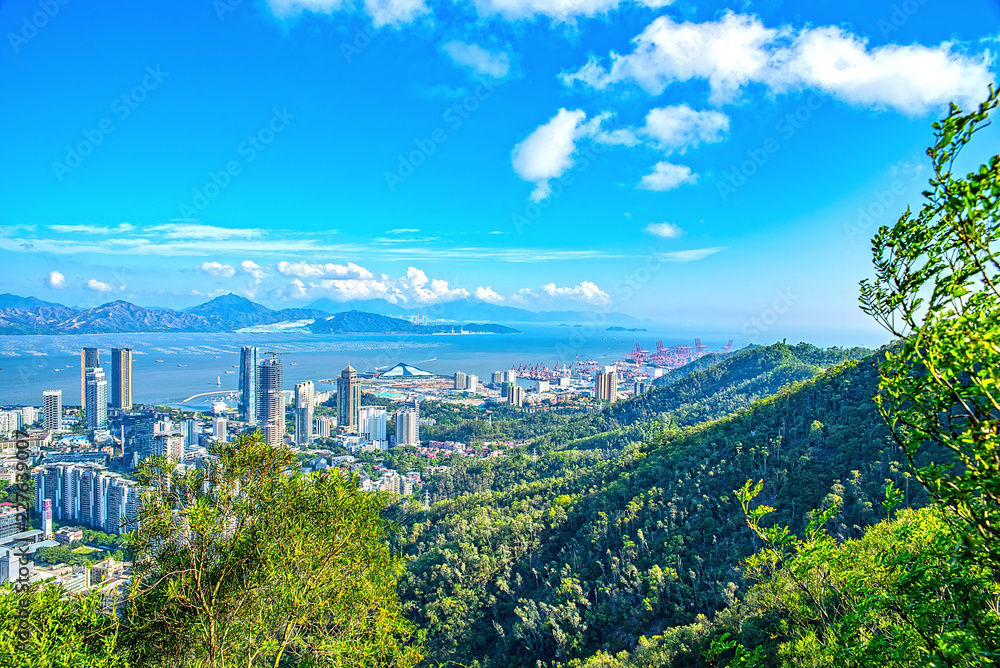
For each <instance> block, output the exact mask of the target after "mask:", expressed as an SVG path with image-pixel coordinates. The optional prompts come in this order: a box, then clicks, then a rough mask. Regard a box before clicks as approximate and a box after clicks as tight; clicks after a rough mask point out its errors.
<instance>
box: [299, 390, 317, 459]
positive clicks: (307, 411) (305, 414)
mask: <svg viewBox="0 0 1000 668" xmlns="http://www.w3.org/2000/svg"><path fill="white" fill-rule="evenodd" d="M314 394H315V388H314V386H313V382H312V381H311V380H307V381H304V382H302V383H296V384H295V445H298V446H299V447H306V446H308V445H309V441H311V440H312V426H313V396H314Z"/></svg>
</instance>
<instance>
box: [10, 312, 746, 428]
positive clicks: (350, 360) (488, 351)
mask: <svg viewBox="0 0 1000 668" xmlns="http://www.w3.org/2000/svg"><path fill="white" fill-rule="evenodd" d="M513 326H514V327H515V328H516V329H518V330H519V331H520V333H519V334H432V335H411V336H403V335H373V334H313V333H309V332H301V331H297V332H255V333H240V332H227V333H207V334H203V333H148V334H142V333H139V334H92V335H53V336H9V335H8V336H0V406H3V407H6V406H23V405H27V406H40V405H41V403H42V392H43V391H45V390H62V393H63V405H66V406H72V405H79V404H80V349H81V348H83V347H97V348H99V349H100V359H101V364H102V366H103V367H104V368H105V372H106V373H107V375H108V377H109V378H110V375H111V354H110V350H111V348H124V347H129V348H132V351H133V352H132V394H133V401H134V402H136V403H144V404H157V405H177V406H181V405H182V406H184V407H187V408H188V409H189V410H203V409H205V408H207V407H208V406H209V405H210V403H211V401H212V399H217V398H219V397H221V396H223V395H225V394H226V393H228V392H232V391H235V390H236V388H237V385H238V383H239V373H238V372H239V369H238V365H239V360H240V347H241V346H246V345H253V346H257V348H258V350H259V352H260V353H261V354H263V353H269V352H274V353H276V354H280V356H281V359H282V360H283V367H284V383H283V384H284V386H285V389H292V388H293V387H294V385H295V383H298V382H301V381H304V380H312V381H314V382H316V383H317V388H316V389H317V391H321V392H322V391H328V390H330V389H332V385H329V384H325V383H323V382H322V381H325V380H334V379H336V377H337V376H338V375H339V374H340V371H341V370H342V369H343V368H344V367H345V366H346V365H347V364H351V365H352V366H353V367H354V368H356V369H357V370H358V371H359V372H368V371H374V370H384V369H387V368H389V367H391V366H393V365H395V364H396V363H398V362H405V363H407V364H412V365H414V366H417V367H419V368H421V369H425V370H427V371H430V372H432V373H435V374H440V375H451V374H454V373H455V372H456V371H463V372H465V373H468V374H475V375H478V376H479V377H480V378H483V379H486V380H487V381H488V380H489V378H490V375H491V374H492V372H494V371H500V370H504V369H510V368H516V367H517V366H519V365H535V364H545V365H547V366H548V367H549V368H553V367H554V366H555V364H556V363H557V362H558V363H559V364H560V366H564V365H566V364H568V363H571V362H573V361H575V360H576V356H577V355H579V357H580V359H581V360H588V359H593V360H596V361H597V362H598V363H599V364H612V363H613V362H614V361H615V360H618V359H624V358H625V356H626V355H628V354H629V352H630V351H632V350H634V349H635V346H636V344H637V343H638V344H640V345H641V346H642V347H643V348H645V349H647V350H655V349H656V342H657V341H659V340H662V341H663V343H664V345H666V346H668V347H669V346H672V345H674V344H679V343H684V344H687V345H693V344H694V338H693V337H692V336H687V335H683V336H682V335H679V334H678V333H677V332H673V333H671V332H670V331H666V330H668V329H669V327H668V326H666V325H664V326H663V330H664V331H656V330H654V329H647V331H636V332H633V331H628V332H618V331H607V325H603V324H601V325H599V324H585V325H574V326H559V325H537V324H530V325H529V324H524V325H520V324H518V325H513ZM706 336H707V338H706ZM706 336H702V337H701V339H702V343H703V344H704V345H707V346H708V348H709V350H710V351H716V350H720V349H721V348H722V347H723V346H724V345H725V344H726V343H727V340H726V339H725V338H723V336H724V335H720V334H716V335H713V334H712V333H711V332H709V333H707V335H706ZM740 345H742V344H741V342H739V341H737V342H736V346H735V347H734V349H735V348H738V347H739V346H740ZM195 395H200V396H195ZM192 397H194V398H192ZM228 403H230V404H231V405H232V403H233V402H232V400H229V401H228Z"/></svg>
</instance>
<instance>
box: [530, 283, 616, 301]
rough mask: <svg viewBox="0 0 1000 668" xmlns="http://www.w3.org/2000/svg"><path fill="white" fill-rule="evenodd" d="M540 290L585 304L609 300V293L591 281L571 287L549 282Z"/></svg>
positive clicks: (552, 295) (551, 295)
mask: <svg viewBox="0 0 1000 668" xmlns="http://www.w3.org/2000/svg"><path fill="white" fill-rule="evenodd" d="M541 291H542V292H543V293H544V294H546V295H548V296H550V297H558V298H561V299H570V300H573V301H580V302H584V303H587V304H595V305H600V304H607V303H610V302H611V295H609V294H608V293H607V292H605V291H604V290H601V289H600V288H599V287H597V285H596V284H595V283H593V282H591V281H583V282H581V283H578V284H577V285H575V286H573V287H571V288H560V287H556V284H555V283H549V284H548V285H543V286H542V287H541ZM522 292H523V291H522Z"/></svg>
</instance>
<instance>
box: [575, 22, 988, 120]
mask: <svg viewBox="0 0 1000 668" xmlns="http://www.w3.org/2000/svg"><path fill="white" fill-rule="evenodd" d="M632 41H633V43H634V45H635V47H634V49H633V51H632V52H631V53H627V54H624V55H622V54H618V53H616V52H611V54H610V56H609V58H608V63H607V64H606V65H605V64H602V62H601V61H599V60H597V59H593V58H592V59H591V60H590V61H588V62H587V63H586V64H585V65H584V66H582V67H580V68H579V69H577V70H575V71H571V72H565V73H563V74H562V75H561V76H562V79H563V82H564V83H566V84H567V85H573V84H574V83H576V82H580V83H582V84H584V85H586V86H589V87H591V88H595V89H598V90H603V89H605V88H607V87H608V86H611V85H614V84H616V83H620V82H631V83H635V84H637V85H639V86H640V87H642V88H643V89H644V90H646V91H647V92H649V93H650V94H653V95H659V94H660V93H662V92H663V91H664V89H665V88H666V87H667V86H669V85H670V84H672V83H674V82H681V81H690V80H695V79H701V80H705V81H707V82H708V84H709V87H710V90H711V96H710V99H711V101H712V102H713V103H715V104H723V103H727V102H732V101H734V100H736V99H737V98H738V97H739V96H740V94H741V93H742V92H743V90H744V89H745V88H746V87H747V86H749V85H750V84H759V85H762V86H764V87H766V88H767V89H768V90H769V91H770V92H773V93H782V92H788V91H795V90H802V89H814V90H819V91H822V92H824V93H827V94H829V95H831V96H833V97H836V98H838V99H840V100H843V101H845V102H848V103H850V104H854V105H857V106H863V107H874V108H887V109H895V110H897V111H901V112H904V113H907V114H917V113H922V112H924V111H926V110H928V109H930V108H935V107H939V106H941V105H944V104H946V103H947V102H949V101H951V100H955V101H959V102H962V103H965V104H966V105H968V104H974V103H975V102H976V101H977V100H979V99H980V98H981V97H982V95H983V92H984V91H985V90H986V88H987V86H988V85H989V83H990V82H991V81H992V79H993V77H992V74H991V73H990V70H989V67H990V65H991V64H992V63H991V60H990V58H989V56H988V54H984V55H978V56H967V55H964V54H962V53H960V52H958V51H956V50H955V45H954V44H952V43H948V42H944V43H942V44H940V45H938V46H933V47H928V46H922V45H919V44H913V45H906V46H900V45H895V44H888V45H884V46H879V47H874V48H869V46H868V43H867V40H866V39H864V38H862V37H858V36H857V35H854V34H853V33H850V32H848V31H845V30H843V29H842V28H839V27H833V26H827V27H817V28H802V29H794V28H792V27H790V26H787V25H785V26H781V27H778V28H771V27H767V26H765V25H764V24H763V22H761V20H760V19H759V18H758V17H756V16H751V15H747V14H736V13H733V12H729V13H727V14H726V15H724V16H723V17H722V18H720V19H719V20H717V21H709V22H705V23H691V22H685V23H677V22H675V21H674V20H673V19H671V18H670V17H669V16H660V17H658V18H657V19H655V20H654V21H653V22H652V23H650V24H649V25H648V26H647V27H646V28H645V29H644V30H643V31H642V32H641V33H640V34H639V35H638V36H637V37H635V39H633V40H632Z"/></svg>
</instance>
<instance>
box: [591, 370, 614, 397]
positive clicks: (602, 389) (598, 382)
mask: <svg viewBox="0 0 1000 668" xmlns="http://www.w3.org/2000/svg"><path fill="white" fill-rule="evenodd" d="M594 396H595V397H596V398H598V399H600V400H601V401H618V372H617V371H616V370H615V368H614V367H613V366H606V367H604V371H603V372H602V373H599V374H597V376H595V377H594Z"/></svg>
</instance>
